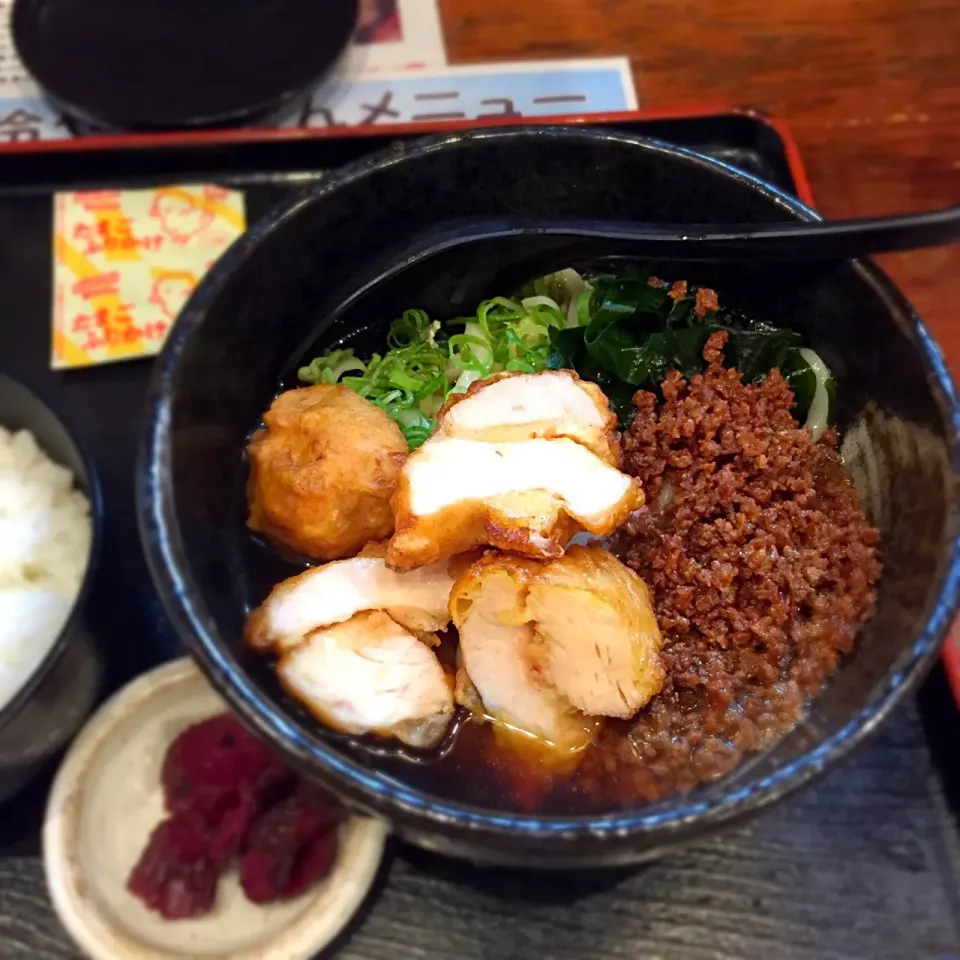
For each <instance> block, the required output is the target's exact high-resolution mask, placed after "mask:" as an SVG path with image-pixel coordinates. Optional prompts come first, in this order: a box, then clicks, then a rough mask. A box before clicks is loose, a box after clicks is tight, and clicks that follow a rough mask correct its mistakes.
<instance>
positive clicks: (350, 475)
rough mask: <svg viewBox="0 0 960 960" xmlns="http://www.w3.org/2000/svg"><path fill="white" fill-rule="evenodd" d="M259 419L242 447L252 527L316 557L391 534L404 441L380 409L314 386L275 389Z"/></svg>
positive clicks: (334, 555)
mask: <svg viewBox="0 0 960 960" xmlns="http://www.w3.org/2000/svg"><path fill="white" fill-rule="evenodd" d="M263 422H264V428H263V429H262V430H258V431H257V433H256V434H254V436H253V438H252V439H251V441H250V444H249V445H248V447H247V455H248V456H249V458H250V480H249V483H248V487H247V498H248V502H249V505H250V516H249V519H248V521H247V523H248V526H249V527H250V529H251V530H254V531H256V532H258V533H263V534H265V535H266V536H268V537H269V538H270V539H271V540H274V541H276V542H277V543H280V544H283V545H286V546H288V547H290V548H292V549H294V550H296V551H298V552H300V553H304V554H306V555H307V556H310V557H315V558H317V559H319V560H337V559H340V558H343V557H349V556H352V555H353V554H355V553H356V552H357V551H358V550H360V549H361V548H362V547H363V546H364V545H365V544H367V543H368V542H370V541H371V540H382V539H384V538H386V537H389V536H390V534H391V533H392V532H393V512H392V510H391V509H390V498H391V497H392V496H393V494H394V492H395V491H396V488H397V479H398V476H399V473H400V468H401V466H402V465H403V463H404V461H405V460H406V458H407V443H406V440H405V439H404V437H403V434H402V433H401V432H400V428H399V427H398V426H397V425H396V424H395V423H394V422H393V421H392V420H391V419H390V418H389V417H388V416H387V415H386V414H385V413H384V412H383V411H382V410H380V409H378V408H377V407H375V406H374V405H373V404H372V403H370V402H369V401H367V400H364V399H363V397H360V396H358V395H357V394H356V393H354V392H353V391H352V390H350V389H349V387H345V386H342V385H340V384H318V385H317V386H313V387H302V388H300V389H297V390H287V391H285V392H284V393H281V394H280V396H278V397H277V398H276V400H274V401H273V403H272V404H271V405H270V409H269V410H268V411H267V412H266V413H265V414H264V417H263Z"/></svg>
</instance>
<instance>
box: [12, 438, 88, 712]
mask: <svg viewBox="0 0 960 960" xmlns="http://www.w3.org/2000/svg"><path fill="white" fill-rule="evenodd" d="M91 531H92V525H91V522H90V504H89V502H88V501H87V498H86V497H85V496H84V495H83V494H82V493H80V492H79V491H78V490H76V489H75V488H74V478H73V474H72V473H71V472H70V471H69V470H67V469H66V468H65V467H61V466H59V465H58V464H56V463H54V462H53V461H52V460H50V458H49V457H47V456H46V454H44V452H43V451H42V450H41V449H40V448H39V446H37V442H36V440H35V438H34V437H33V435H32V434H31V433H29V432H28V431H26V430H20V431H18V432H17V433H10V431H9V430H5V429H4V428H3V427H0V709H2V708H3V707H4V706H6V705H7V703H9V702H10V700H11V699H12V698H13V697H14V696H15V695H16V693H17V691H18V690H19V689H20V688H21V687H22V686H23V685H24V683H26V681H27V680H28V679H29V677H30V675H31V674H32V673H33V672H34V670H36V668H37V667H38V666H39V665H40V663H41V662H42V661H43V658H44V657H45V656H46V654H47V652H48V651H49V650H50V648H51V647H52V646H53V644H54V642H55V641H56V639H57V637H58V636H59V634H60V630H61V628H62V627H63V625H64V623H65V622H66V620H67V617H68V616H69V615H70V611H71V610H72V608H73V604H74V601H75V600H76V597H77V594H78V593H79V591H80V584H81V582H82V580H83V575H84V572H85V570H86V567H87V562H88V560H89V556H90V539H91Z"/></svg>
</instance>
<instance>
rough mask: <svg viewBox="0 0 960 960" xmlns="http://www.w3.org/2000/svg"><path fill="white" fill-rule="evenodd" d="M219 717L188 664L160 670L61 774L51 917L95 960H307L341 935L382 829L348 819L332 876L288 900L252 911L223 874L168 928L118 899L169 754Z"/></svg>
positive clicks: (84, 736)
mask: <svg viewBox="0 0 960 960" xmlns="http://www.w3.org/2000/svg"><path fill="white" fill-rule="evenodd" d="M224 709H225V705H224V703H223V701H222V700H221V699H220V698H219V697H218V696H217V694H216V693H214V691H213V690H212V689H211V688H210V686H209V685H208V684H207V682H206V681H205V680H204V679H203V677H202V676H201V675H200V673H199V671H198V670H197V669H196V667H194V666H193V664H192V662H191V661H189V660H178V661H175V662H173V663H169V664H166V665H164V666H162V667H159V668H158V669H156V670H153V671H151V672H150V673H148V674H145V675H144V676H142V677H140V678H139V679H137V680H135V681H134V682H133V683H131V684H130V685H129V686H127V687H125V688H124V689H123V690H121V691H120V692H119V693H118V694H116V695H115V696H114V697H113V698H112V699H110V700H109V701H108V702H107V703H106V704H104V706H103V707H101V708H100V710H99V711H98V712H97V713H96V714H95V716H94V717H93V719H92V720H91V721H90V723H89V724H88V725H87V726H86V728H85V729H84V730H83V731H82V733H81V734H80V736H79V737H78V738H77V740H76V742H75V743H74V745H73V747H72V749H71V750H70V752H69V754H68V755H67V757H66V759H65V761H64V763H63V765H62V766H61V767H60V770H59V772H58V774H57V777H56V780H55V782H54V785H53V790H52V791H51V793H50V799H49V802H48V806H47V814H46V819H45V822H44V828H43V857H44V867H45V869H46V875H47V884H48V886H49V888H50V893H51V896H52V898H53V903H54V906H55V908H56V911H57V913H58V914H59V916H60V919H61V920H62V921H63V924H64V926H65V927H66V928H67V930H68V932H69V933H70V935H71V936H72V937H73V939H74V940H75V941H76V943H77V944H78V945H79V946H80V948H81V949H82V950H83V951H84V952H85V953H86V954H87V955H88V956H90V957H92V958H94V960H191V958H194V957H203V958H205V960H214V958H218V957H219V958H227V957H229V958H231V960H280V958H282V960H306V958H308V957H312V956H314V955H315V954H316V953H317V952H319V951H320V950H322V949H323V948H324V947H326V946H327V945H328V944H329V943H330V942H331V941H332V940H333V939H334V938H335V937H336V936H337V935H338V934H339V933H340V932H341V931H342V930H343V929H344V927H346V925H347V923H348V922H349V920H350V918H351V917H352V916H353V915H354V913H355V912H356V911H357V909H358V908H359V907H360V904H361V903H362V902H363V900H364V898H365V897H366V895H367V893H368V891H369V890H370V887H371V885H372V884H373V881H374V878H375V876H376V874H377V870H378V867H379V865H380V862H381V860H382V857H383V846H384V840H385V837H386V832H387V831H386V828H385V826H384V825H383V823H382V822H381V821H378V820H372V819H368V818H365V817H353V818H351V819H350V820H349V821H347V822H346V823H344V824H343V825H341V827H340V831H341V832H340V838H339V839H340V843H339V849H338V852H337V859H336V861H335V863H334V866H333V868H332V870H331V871H330V873H329V875H328V876H327V877H326V878H325V879H324V880H323V881H322V882H321V883H319V884H318V885H317V886H315V887H313V888H312V889H311V890H310V891H309V892H308V893H306V894H304V895H303V896H301V897H299V898H296V899H294V900H289V901H285V902H280V903H274V904H269V905H260V904H254V903H251V902H250V901H249V900H247V899H246V897H245V896H244V895H243V892H242V891H241V889H240V886H239V883H238V882H237V878H236V876H235V875H232V874H229V873H228V874H227V875H226V876H224V877H223V878H222V880H221V882H220V884H219V887H218V890H217V900H216V905H215V907H214V909H213V911H212V912H211V913H209V914H207V915H205V916H203V917H199V918H196V919H191V920H176V921H169V920H164V919H163V918H162V917H160V916H159V915H158V914H155V913H153V912H151V911H150V910H148V909H147V907H146V906H144V905H143V904H142V903H141V902H140V901H139V900H137V899H136V898H135V897H134V896H133V895H132V894H130V893H129V892H128V891H127V889H126V881H127V877H128V876H129V873H130V870H131V869H132V867H133V866H134V864H135V863H136V861H137V859H138V858H139V856H140V854H141V852H142V850H143V848H144V846H145V844H146V842H147V838H148V836H149V835H150V833H151V831H152V830H153V828H154V827H155V826H156V825H157V823H159V822H160V820H161V819H162V818H163V816H164V811H163V798H162V792H161V786H160V769H161V765H162V763H163V758H164V755H165V753H166V750H167V748H168V746H169V745H170V743H171V742H172V740H173V739H174V738H175V737H176V736H177V735H178V734H179V733H180V732H181V731H182V730H183V729H185V728H186V727H188V726H189V725H190V724H192V723H195V722H197V721H199V720H203V719H206V718H207V717H210V716H213V715H215V714H217V713H220V712H222V711H223V710H224Z"/></svg>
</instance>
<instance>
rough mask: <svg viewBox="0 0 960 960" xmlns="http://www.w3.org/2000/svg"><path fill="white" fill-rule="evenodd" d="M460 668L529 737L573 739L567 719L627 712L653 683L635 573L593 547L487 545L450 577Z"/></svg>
mask: <svg viewBox="0 0 960 960" xmlns="http://www.w3.org/2000/svg"><path fill="white" fill-rule="evenodd" d="M450 615H451V618H452V620H453V622H454V624H455V625H456V626H457V628H458V630H460V652H461V658H462V666H463V670H464V671H465V674H466V676H464V677H459V678H458V683H457V688H458V693H459V695H460V697H461V699H462V700H463V701H464V702H466V701H467V697H468V695H469V693H470V692H471V691H470V687H469V685H468V682H467V681H468V680H469V681H470V683H472V686H473V688H474V689H475V690H476V694H477V696H478V697H479V698H480V700H481V701H482V703H483V706H484V709H485V711H486V712H487V713H488V714H490V715H491V716H493V717H495V718H498V719H500V720H501V721H502V722H504V723H507V724H510V725H512V726H515V727H518V728H519V729H521V730H524V731H525V732H527V733H528V734H530V735H532V736H536V737H539V738H540V739H544V740H550V741H553V742H555V743H564V742H566V743H570V742H574V741H575V737H573V736H572V734H571V733H570V731H571V730H572V726H571V718H577V720H578V722H579V723H580V724H581V729H583V727H582V724H583V722H584V720H585V719H586V717H585V715H586V716H590V717H601V716H603V717H622V718H627V717H631V716H633V715H634V714H635V713H636V712H637V711H638V710H640V708H641V707H643V706H644V705H645V704H646V703H647V702H648V701H649V700H650V698H651V697H652V696H654V695H655V694H656V693H658V692H659V690H660V689H661V687H662V686H663V681H664V678H665V673H664V669H663V664H662V663H661V661H660V656H659V653H660V648H661V645H662V640H661V636H660V630H659V628H658V627H657V622H656V618H655V617H654V614H653V610H652V607H651V605H650V598H649V594H648V591H647V588H646V586H645V584H644V583H643V581H642V580H641V579H640V578H639V577H638V576H637V575H636V574H635V573H633V572H632V571H631V570H629V569H628V568H627V567H625V566H624V565H623V564H622V563H620V561H619V560H617V559H616V557H614V556H613V555H612V554H610V553H608V552H607V551H606V550H603V549H601V548H599V547H580V546H575V547H571V549H570V551H569V552H568V553H567V555H566V556H564V557H562V558H560V559H557V560H551V561H543V560H540V561H537V560H532V559H529V558H525V557H517V556H512V555H508V554H497V553H492V552H491V553H489V554H487V555H486V556H485V557H483V558H482V559H481V560H479V561H477V562H476V563H474V564H473V565H472V566H471V567H470V568H469V569H468V570H467V571H466V572H465V573H464V574H463V575H462V576H461V577H460V579H459V580H458V581H457V582H456V584H454V587H453V590H452V591H451V594H450Z"/></svg>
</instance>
